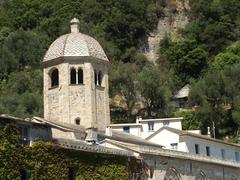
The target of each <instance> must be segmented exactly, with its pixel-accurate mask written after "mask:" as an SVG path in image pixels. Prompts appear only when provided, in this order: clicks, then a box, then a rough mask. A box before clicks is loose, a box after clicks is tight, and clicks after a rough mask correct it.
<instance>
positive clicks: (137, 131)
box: [112, 126, 141, 137]
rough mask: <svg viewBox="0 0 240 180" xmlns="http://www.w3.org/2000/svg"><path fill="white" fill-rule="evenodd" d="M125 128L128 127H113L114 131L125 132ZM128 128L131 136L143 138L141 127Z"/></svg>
mask: <svg viewBox="0 0 240 180" xmlns="http://www.w3.org/2000/svg"><path fill="white" fill-rule="evenodd" d="M123 127H127V126H112V129H113V130H117V131H122V132H123ZM128 127H129V130H130V131H129V134H132V135H134V136H139V137H141V126H128Z"/></svg>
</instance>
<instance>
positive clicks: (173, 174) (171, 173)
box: [164, 167, 180, 180]
mask: <svg viewBox="0 0 240 180" xmlns="http://www.w3.org/2000/svg"><path fill="white" fill-rule="evenodd" d="M164 180H180V175H179V173H178V171H177V170H176V169H175V168H173V167H172V168H169V169H168V170H167V172H166V174H165V176H164Z"/></svg>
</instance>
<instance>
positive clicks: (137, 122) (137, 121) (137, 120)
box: [136, 116, 139, 124]
mask: <svg viewBox="0 0 240 180" xmlns="http://www.w3.org/2000/svg"><path fill="white" fill-rule="evenodd" d="M136 124H139V119H138V116H136Z"/></svg>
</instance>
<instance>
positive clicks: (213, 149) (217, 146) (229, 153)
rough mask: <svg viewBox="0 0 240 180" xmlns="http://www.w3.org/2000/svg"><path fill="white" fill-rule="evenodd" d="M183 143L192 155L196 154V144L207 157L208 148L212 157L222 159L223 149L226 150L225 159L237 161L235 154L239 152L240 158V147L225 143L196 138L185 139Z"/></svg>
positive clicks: (182, 139)
mask: <svg viewBox="0 0 240 180" xmlns="http://www.w3.org/2000/svg"><path fill="white" fill-rule="evenodd" d="M181 141H182V142H186V146H187V149H188V151H189V152H190V153H192V154H196V153H195V144H198V145H199V153H200V154H201V155H205V156H206V146H209V147H210V156H212V157H216V158H220V159H222V153H221V149H224V150H225V159H228V160H233V161H235V152H239V156H240V147H235V146H231V145H227V144H223V143H218V142H214V141H209V140H204V139H199V138H194V137H189V136H186V137H183V138H181Z"/></svg>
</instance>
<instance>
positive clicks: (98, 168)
mask: <svg viewBox="0 0 240 180" xmlns="http://www.w3.org/2000/svg"><path fill="white" fill-rule="evenodd" d="M17 138H18V130H17V128H16V127H14V126H13V125H9V124H8V125H6V126H5V127H4V128H2V129H1V131H0V164H1V166H0V177H1V178H4V179H5V180H12V179H14V180H20V179H21V173H20V170H22V169H24V170H26V172H27V174H28V178H29V179H30V180H35V179H38V180H48V179H49V180H50V179H51V180H53V179H58V180H66V179H68V175H69V174H68V173H69V168H73V169H74V171H75V175H76V179H77V180H82V179H84V180H85V179H102V180H110V179H114V180H115V179H116V180H118V179H119V180H120V179H121V180H124V179H129V178H130V176H131V173H132V172H133V171H135V170H138V171H139V169H140V168H138V167H137V166H139V163H138V162H137V161H136V160H135V159H134V158H127V157H123V156H116V155H106V154H98V153H89V152H82V151H76V150H71V149H64V148H62V147H61V146H60V145H56V144H53V143H51V142H41V141H39V142H36V143H34V144H33V146H31V147H28V146H22V145H19V144H18V143H17Z"/></svg>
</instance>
